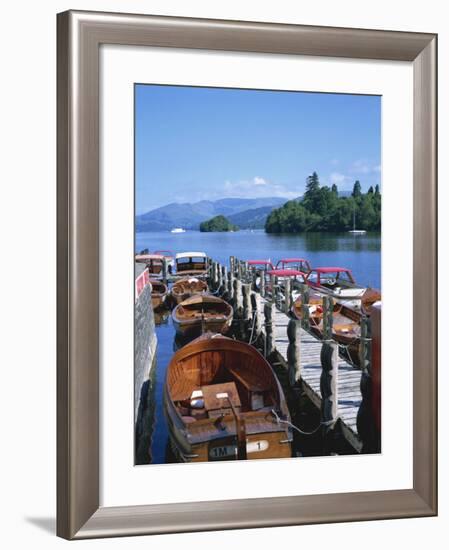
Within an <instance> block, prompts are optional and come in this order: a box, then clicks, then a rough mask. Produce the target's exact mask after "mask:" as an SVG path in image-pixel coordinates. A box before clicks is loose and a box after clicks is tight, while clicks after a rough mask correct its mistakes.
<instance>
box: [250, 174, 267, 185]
mask: <svg viewBox="0 0 449 550" xmlns="http://www.w3.org/2000/svg"><path fill="white" fill-rule="evenodd" d="M253 183H254V185H267V183H268V182H267V180H265V179H264V178H261V177H259V176H255V177H254V178H253Z"/></svg>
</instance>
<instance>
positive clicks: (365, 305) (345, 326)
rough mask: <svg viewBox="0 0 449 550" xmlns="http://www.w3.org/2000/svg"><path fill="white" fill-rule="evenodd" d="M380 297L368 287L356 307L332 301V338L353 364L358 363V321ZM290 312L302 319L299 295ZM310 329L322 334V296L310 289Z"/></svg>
mask: <svg viewBox="0 0 449 550" xmlns="http://www.w3.org/2000/svg"><path fill="white" fill-rule="evenodd" d="M380 299H381V294H380V292H379V291H378V290H375V289H372V288H368V289H367V290H366V291H365V293H364V294H363V296H362V297H361V299H360V304H361V305H360V306H359V307H358V308H354V307H350V306H349V305H346V304H344V303H341V302H335V303H334V309H333V314H332V339H333V340H335V341H336V342H338V343H339V344H340V345H342V346H344V349H345V354H346V356H347V357H348V359H349V360H350V361H351V362H352V363H354V364H355V365H357V366H359V365H360V357H359V355H360V331H361V328H360V323H361V318H362V314H363V313H365V314H366V315H367V316H368V317H369V315H370V313H371V310H372V306H373V304H374V303H375V302H377V301H379V300H380ZM292 312H293V314H294V315H295V317H296V318H297V319H300V320H301V319H302V317H303V311H302V299H301V297H299V298H298V299H297V300H296V301H295V302H294V304H293V307H292ZM309 320H310V330H311V332H312V333H313V334H315V336H317V337H318V338H322V336H323V296H322V295H321V294H319V293H318V292H315V291H313V290H312V291H311V292H310V298H309Z"/></svg>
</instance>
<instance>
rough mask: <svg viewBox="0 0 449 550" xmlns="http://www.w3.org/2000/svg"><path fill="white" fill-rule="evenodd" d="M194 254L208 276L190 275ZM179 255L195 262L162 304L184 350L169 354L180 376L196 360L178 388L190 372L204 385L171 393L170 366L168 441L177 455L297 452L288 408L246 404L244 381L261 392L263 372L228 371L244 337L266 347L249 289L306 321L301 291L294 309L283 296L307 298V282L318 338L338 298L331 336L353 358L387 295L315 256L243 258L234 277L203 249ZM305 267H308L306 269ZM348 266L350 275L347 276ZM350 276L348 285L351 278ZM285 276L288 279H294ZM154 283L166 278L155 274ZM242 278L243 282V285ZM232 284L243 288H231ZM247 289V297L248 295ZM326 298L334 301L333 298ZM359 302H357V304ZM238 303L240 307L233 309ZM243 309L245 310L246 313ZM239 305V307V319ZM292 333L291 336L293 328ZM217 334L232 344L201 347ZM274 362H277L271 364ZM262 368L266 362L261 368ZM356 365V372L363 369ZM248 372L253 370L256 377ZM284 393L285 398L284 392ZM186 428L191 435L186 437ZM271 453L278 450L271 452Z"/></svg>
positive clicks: (354, 360) (243, 357)
mask: <svg viewBox="0 0 449 550" xmlns="http://www.w3.org/2000/svg"><path fill="white" fill-rule="evenodd" d="M161 252H164V251H161ZM196 254H199V256H198V258H199V259H201V262H198V263H202V264H204V266H205V273H202V277H197V276H195V277H192V276H190V272H191V268H192V267H193V268H194V269H195V267H197V266H194V265H192V264H194V263H197V262H196V256H195V255H196ZM202 254H204V256H203V255H202ZM176 257H177V259H183V258H185V260H184V261H182V262H181V264H190V265H187V266H186V269H185V272H187V274H189V275H188V276H186V277H182V275H181V273H182V268H181V273H180V274H178V273H177V269H175V270H174V273H173V274H171V275H178V276H180V277H182V278H181V279H176V278H174V276H172V277H168V278H167V280H168V281H169V282H170V287H171V288H169V289H167V290H169V292H170V293H171V300H170V301H169V300H168V299H167V298H168V295H167V294H166V295H165V302H164V306H163V308H161V307H160V308H159V309H160V310H162V309H164V310H166V309H167V308H171V307H173V306H175V307H174V309H173V311H172V313H171V319H170V325H171V324H173V327H174V328H175V329H176V333H177V335H178V336H182V338H181V339H180V340H179V341H178V343H177V346H178V351H177V352H176V353H175V355H173V357H172V358H171V360H170V367H171V365H172V362H173V361H175V357H177V358H179V357H182V359H181V360H180V361H179V364H178V367H176V369H177V372H178V374H180V376H181V374H182V372H180V369H181V371H182V368H181V367H180V365H184V363H186V364H187V363H189V365H190V366H189V367H188V368H187V370H186V372H187V374H185V376H184V375H183V376H184V378H185V379H186V380H185V381H184V382H183V381H181V379H182V377H180V378H179V380H180V381H179V382H176V383H175V390H176V391H177V389H179V387H183V386H184V385H189V384H191V383H192V376H193V374H192V373H195V374H194V376H199V380H200V383H199V385H198V384H196V385H195V387H192V388H191V391H190V393H189V395H185V396H184V397H185V398H184V399H173V398H171V397H170V395H169V387H168V386H169V384H168V371H167V382H166V384H165V386H164V388H165V389H164V392H165V394H164V407H165V411H166V415H167V422H168V427H169V432H170V444H171V448H172V450H173V451H174V452H175V456H176V459H177V460H179V461H206V460H212V461H213V460H235V459H252V458H274V457H284V456H292V448H291V440H292V437H291V430H292V429H295V427H294V426H293V428H292V427H291V424H290V423H291V419H290V417H289V410H288V408H287V410H286V412H287V416H285V414H284V413H282V411H279V410H277V409H273V410H274V413H275V414H274V413H273V412H272V411H271V410H270V411H268V409H266V410H265V411H262V408H263V407H261V406H260V405H261V403H264V407H265V408H266V407H267V405H266V402H265V400H262V401H260V400H259V401H258V402H257V398H256V397H255V398H254V399H255V401H254V407H255V408H256V410H255V409H254V408H252V405H251V406H249V405H248V403H250V399H249V398H248V397H247V396H246V397H245V396H243V397H242V392H243V390H242V385H241V384H243V386H245V380H246V384H247V385H251V386H252V388H253V390H252V391H254V392H255V393H257V391H256V389H255V388H256V386H257V384H259V388H261V387H262V386H263V383H262V381H261V380H260V379H259V378H263V376H261V377H259V378H258V377H257V376H255V375H254V376H253V374H254V373H253V374H248V373H247V374H246V375H244V374H242V376H243V381H239V382H237V381H236V379H235V377H233V376H231V375H230V372H231V371H233V374H235V372H236V371H235V369H234V370H233V368H232V366H231V369H230V370H229V369H228V364H230V363H229V358H230V357H231V355H230V353H231V352H229V347H231V348H233V347H234V346H236V347H235V349H237V345H239V344H241V345H244V346H248V347H249V348H251V349H253V350H254V352H256V353H258V354H259V355H260V353H259V352H258V351H257V349H256V347H255V346H258V347H259V349H262V351H263V350H264V347H263V345H262V347H260V346H261V343H260V341H258V343H257V344H256V342H257V335H258V334H259V335H260V332H258V331H257V329H256V332H255V335H256V337H255V338H253V330H254V328H255V327H257V326H258V325H259V326H260V321H257V320H254V318H251V315H250V314H248V311H251V307H253V309H252V311H253V313H254V311H255V310H254V307H255V306H251V300H252V297H251V299H250V295H249V294H248V292H250V293H251V295H252V294H254V291H259V292H265V291H267V292H268V293H267V295H265V294H263V296H267V297H268V298H267V299H268V302H270V301H271V302H272V303H274V304H275V305H276V304H277V306H278V307H279V308H280V309H281V311H282V312H285V313H286V314H287V316H286V319H287V321H286V322H287V323H288V318H289V316H290V318H291V317H294V318H295V319H299V320H302V313H303V307H302V306H303V304H302V301H301V298H299V299H296V300H294V301H290V306H291V309H290V310H289V311H287V309H284V307H287V306H286V303H287V301H286V300H285V296H287V292H289V293H290V296H291V293H292V291H295V290H296V292H298V291H299V292H300V293H301V297H302V296H303V292H304V289H308V290H307V291H306V292H307V298H308V300H307V308H308V312H309V315H308V319H309V321H310V326H309V330H308V332H309V334H311V335H313V336H314V337H315V338H316V339H317V340H316V341H317V342H318V341H319V340H321V339H323V329H324V312H323V296H327V297H331V298H332V301H331V302H330V303H331V304H332V307H333V312H332V318H333V322H332V339H333V340H334V341H335V342H337V343H338V344H339V345H340V346H342V348H346V349H347V350H348V351H349V355H350V359H351V361H352V363H353V364H356V365H357V364H358V359H359V357H360V342H361V319H362V317H366V315H368V316H369V312H370V309H371V307H372V305H373V303H375V302H376V301H378V300H379V299H380V297H381V296H380V293H379V292H378V291H375V290H373V289H370V288H366V287H361V286H359V285H357V283H356V281H355V280H354V278H353V276H352V273H351V272H350V270H348V269H345V268H328V267H318V268H312V266H311V265H310V263H309V264H308V266H307V264H306V263H304V264H302V265H300V263H299V262H300V261H301V262H307V260H305V259H304V258H287V259H282V260H279V261H278V262H277V263H274V262H271V261H270V260H253V261H252V263H251V261H247V262H239V263H238V265H237V267H236V268H235V269H233V267H235V266H233V262H232V261H231V270H230V272H228V274H230V275H231V277H227V276H226V274H227V268H226V267H224V268H223V266H221V265H220V264H219V263H217V262H212V261H211V260H209V259H208V258H207V256H206V254H205V253H198V252H187V253H180V254H176ZM237 262H238V260H237ZM245 264H246V266H245ZM257 264H258V265H257ZM274 266H276V268H274ZM258 267H259V268H260V267H262V270H263V276H264V279H265V281H267V284H266V285H265V286H264V287H263V289H262V291H261V289H260V288H257V286H256V285H254V283H255V278H254V271H255V269H257V268H258ZM296 267H303V268H304V271H300V270H298V269H295V268H296ZM307 267H308V268H310V269H308V270H307ZM189 268H190V269H189ZM262 270H261V271H262ZM332 270H333V271H332ZM223 273H224V275H223ZM348 273H349V274H350V277H349V276H347V274H348ZM261 274H262V273H261ZM332 274H334V277H332ZM345 275H346V277H345ZM235 279H240V280H239V281H237V282H238V284H237V286H235V285H233V282H236V281H235ZM333 279H335V281H334V280H333ZM163 280H164V281H165V280H166V279H163ZM346 280H347V281H348V284H345V282H346ZM268 281H269V283H268ZM286 281H289V284H288V285H287V284H286ZM156 282H162V281H161V280H156ZM152 283H153V284H154V283H155V281H154V280H153V281H152ZM171 283H173V284H171ZM336 283H338V284H336ZM270 284H274V285H275V288H272V289H270ZM242 285H243V287H245V288H242ZM167 286H168V285H167ZM278 288H284V291H285V295H284V297H282V296H281V300H282V299H284V300H285V306H284V305H282V303H283V302H276V301H275V298H274V294H275V293H276V294H277V293H278V290H277V289H278ZM232 289H233V290H234V291H236V292H237V294H235V292H232ZM248 289H249V290H248ZM360 289H361V291H362V292H360V293H359V295H355V291H357V290H360ZM342 290H343V292H342ZM270 294H271V295H270ZM245 295H246V296H247V298H248V299H247V300H246V302H245ZM186 296H187V298H186ZM239 296H240V298H239ZM239 300H240V301H239ZM326 300H327V301H329V299H328V298H326ZM228 301H230V303H228ZM356 303H357V304H358V306H357V305H355V304H356ZM248 304H249V305H248ZM256 304H257V302H256ZM233 306H235V310H234V308H233ZM242 307H243V312H242ZM245 308H246V312H247V313H245V312H244V311H245ZM234 311H236V312H237V313H236V318H235V323H234V324H233V320H234ZM326 311H329V307H328V306H326ZM262 315H263V308H262ZM242 322H243V325H244V326H245V327H249V329H248V328H246V329H245V330H246V331H247V332H243V333H242V332H240V331H241V327H242ZM268 323H269V321H268ZM301 325H302V323H301ZM268 326H269V325H268ZM231 327H232V332H231V335H232V337H233V338H238V339H242V338H243V339H246V340H247V342H248V343H245V342H242V341H240V340H233V339H230V338H226V337H225V336H223V335H224V334H227V333H228V332H229V331H230V329H231ZM251 327H252V328H251ZM259 330H260V329H259ZM284 330H286V328H285V329H284ZM289 330H290V329H289ZM211 333H214V334H215V336H212V334H211ZM220 333H221V334H220ZM327 334H329V333H327ZM198 336H199V337H200V338H198ZM192 338H197V340H194V341H193V342H192ZM284 338H285V336H284ZM288 338H289V339H290V335H289V336H288ZM264 339H266V336H264ZM212 340H217V341H220V340H224V341H228V343H227V344H225V348H226V349H223V348H220V350H218V349H215V351H212V350H211V349H206V348H207V346H208V344H205V345H204V346H205V347H204V349H203V344H201V342H203V341H204V342H207V341H212ZM193 344H195V345H198V344H200V345H199V348H198V349H200V351H198V353H197V352H195V354H192V356H190V355H188V354H187V352H185V353H186V355H182V352H183V351H185V350H186V348H188V347H189V346H191V345H193ZM210 345H211V344H210ZM214 345H215V344H214ZM320 345H321V344H320ZM226 346H227V347H226ZM226 350H227V351H226ZM239 353H240V352H239ZM267 353H268V354H267ZM178 354H181V355H178ZM264 354H265V355H266V357H267V358H269V359H270V362H273V360H274V359H273V358H272V357H271V356H270V355H269V354H270V352H269V351H268V352H267V348H265V351H264ZM191 357H192V358H191ZM239 357H240V359H239V360H238V361H237V363H238V364H239V365H241V368H242V369H243V370H245V368H246V366H247V365H248V364H250V362H248V361H246V359H247V356H246V355H245V354H243V353H241V354H240V355H239ZM260 357H262V359H263V360H264V361H265V362H266V361H267V360H266V359H265V358H264V357H263V355H260ZM177 360H178V359H176V361H177ZM214 362H215V363H216V364H217V365H218V366H217V368H216V371H215V374H214V373H213V372H212V371H213V369H214V368H215V367H214V365H215V363H214ZM231 363H232V361H231ZM268 367H269V368H270V369H272V367H271V365H270V364H269V363H268ZM260 368H261V369H263V367H260ZM249 370H251V367H249ZM260 372H263V371H260ZM272 372H273V371H272ZM354 372H357V369H355V370H354ZM358 372H360V371H358ZM190 375H192V376H190ZM208 376H211V378H210V379H209V378H208ZM245 376H246V378H245ZM273 376H274V377H275V379H276V382H277V383H278V384H279V383H280V382H279V380H278V378H277V375H276V374H274V373H273ZM203 377H204V378H203ZM248 377H249V378H251V377H252V378H251V380H250V382H249V381H248ZM283 384H284V383H283ZM197 386H198V387H197ZM189 387H190V386H189ZM284 388H285V386H284ZM247 390H248V388H247ZM248 391H249V390H248ZM281 391H282V389H281ZM179 395H180V394H177V393H176V392H175V397H176V396H177V397H179ZM245 395H246V394H245ZM248 395H249V394H248ZM169 397H170V399H171V401H170V399H169ZM283 399H284V402H285V397H284V398H283ZM181 402H182V403H181ZM222 409H226V411H225V412H224V413H223V412H222V411H221V410H222ZM217 411H218V412H217ZM260 412H265V413H267V414H266V415H265V417H263V420H261V418H260V417H259V416H258V414H259V413H260ZM256 413H257V414H256ZM293 414H294V413H293V412H292V415H293ZM217 418H220V420H219V421H217ZM284 421H285V422H284ZM217 422H218V427H217ZM262 425H263V426H262ZM274 428H276V429H274ZM280 428H282V429H283V430H284V435H285V434H286V433H287V432H288V437H284V438H283V439H280V440H279V441H278V440H277V439H276V438H277V437H278V435H279V433H280V432H281V431H282V429H280ZM251 430H256V431H255V432H254V434H253V435H254V437H252V431H251ZM258 430H259V431H258ZM260 430H262V431H260ZM264 430H265V431H264ZM285 430H286V432H285ZM221 432H223V433H221ZM186 434H188V435H187V436H186ZM217 434H218V435H217ZM220 434H221V436H220ZM239 434H240V435H239ZM261 434H262V435H261ZM280 441H281V442H282V443H280V444H281V445H283V446H284V445H286V442H287V443H288V446H290V449H289V453H288V454H287V455H284V454H283V453H284V452H285V447H282V448H281V449H280V450H279V449H278V448H277V446H278V444H279V442H280ZM295 449H296V451H293V453H297V452H298V446H296V447H295ZM273 452H274V456H272V455H271V454H270V453H273Z"/></svg>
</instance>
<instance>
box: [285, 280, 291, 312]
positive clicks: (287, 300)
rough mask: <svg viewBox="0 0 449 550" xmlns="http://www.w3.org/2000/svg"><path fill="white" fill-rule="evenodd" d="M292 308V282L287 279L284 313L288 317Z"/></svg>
mask: <svg viewBox="0 0 449 550" xmlns="http://www.w3.org/2000/svg"><path fill="white" fill-rule="evenodd" d="M291 307H292V282H291V280H290V279H289V278H288V277H286V278H285V281H284V313H286V314H287V315H288V314H289V312H290V308H291Z"/></svg>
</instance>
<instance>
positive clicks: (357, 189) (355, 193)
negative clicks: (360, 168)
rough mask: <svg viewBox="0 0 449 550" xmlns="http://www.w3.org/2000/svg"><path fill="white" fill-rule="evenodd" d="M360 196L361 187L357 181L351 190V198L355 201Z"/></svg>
mask: <svg viewBox="0 0 449 550" xmlns="http://www.w3.org/2000/svg"><path fill="white" fill-rule="evenodd" d="M361 195H362V186H361V185H360V182H359V180H357V181H356V182H355V183H354V187H353V189H352V196H353V197H354V198H355V199H358V198H359V197H360V196H361Z"/></svg>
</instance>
